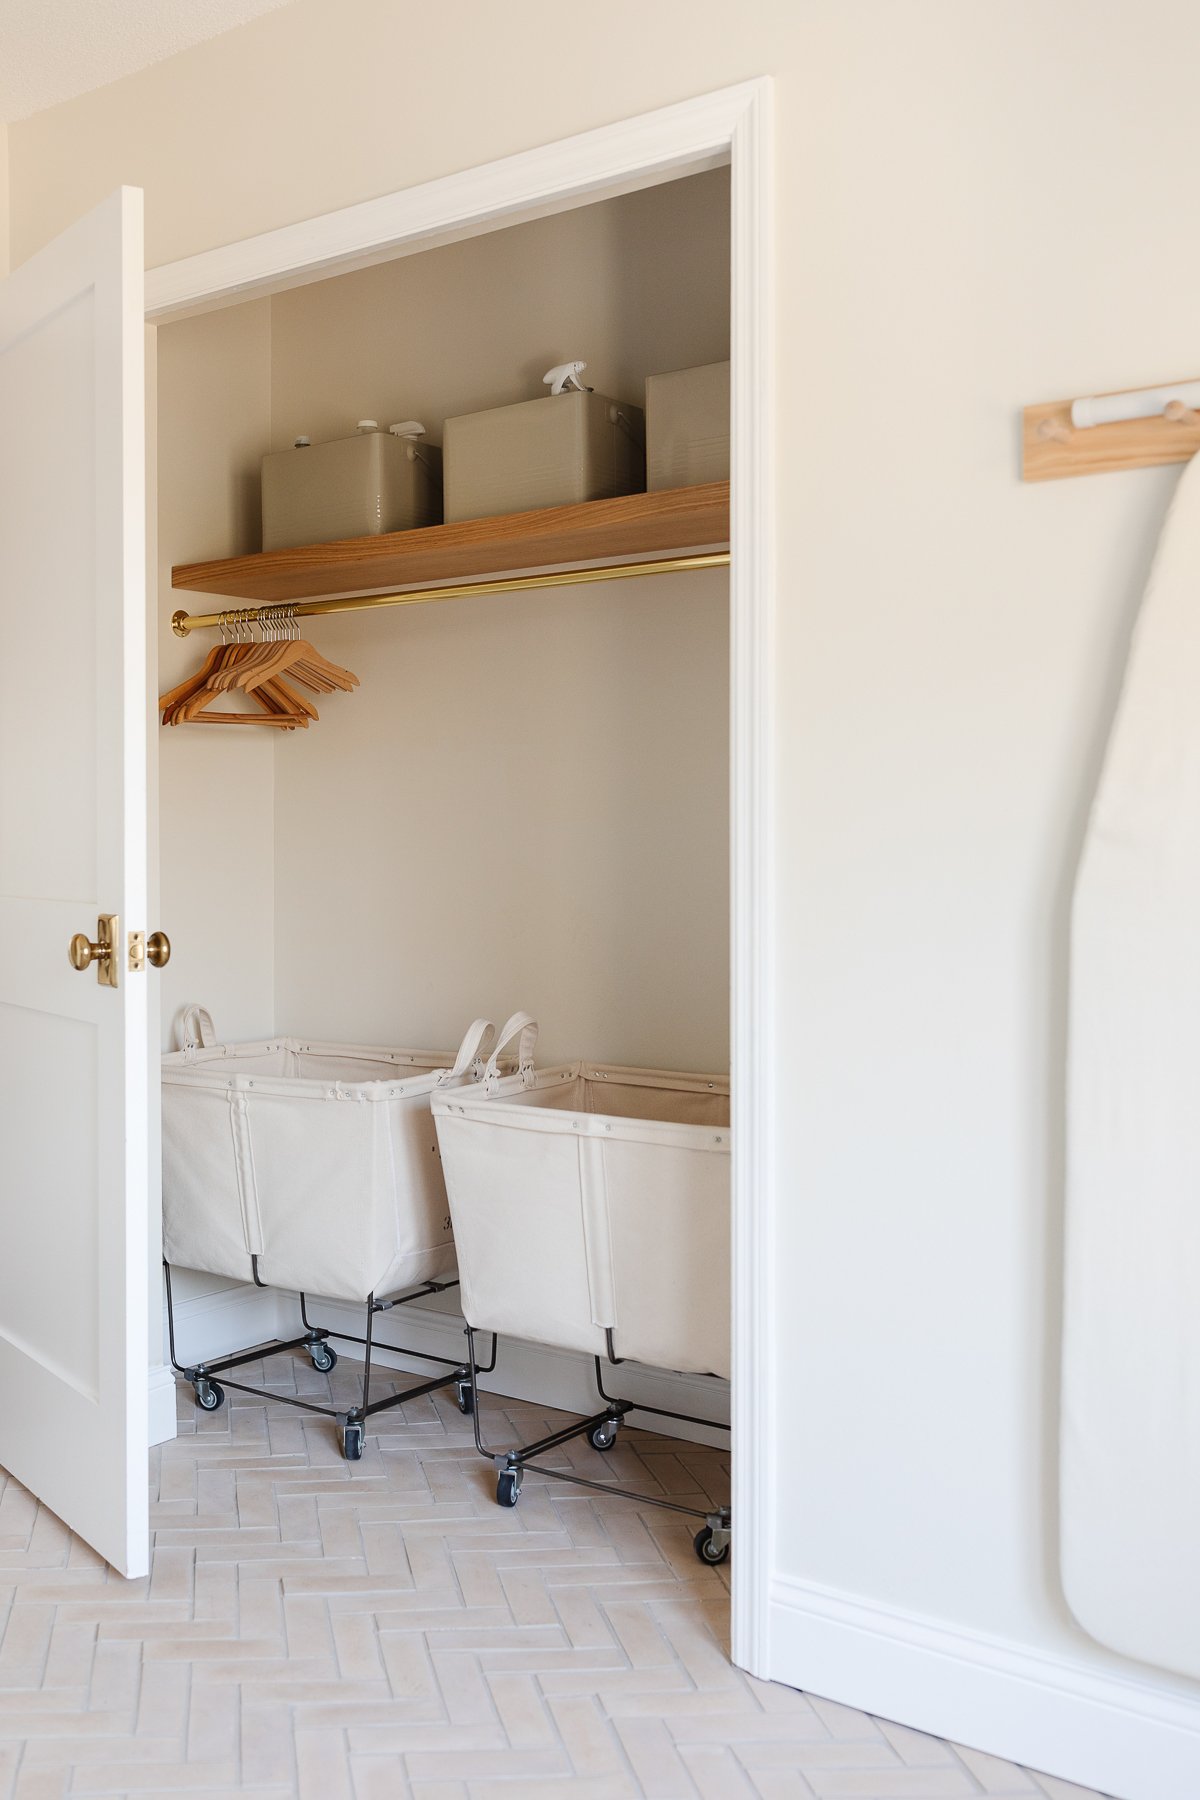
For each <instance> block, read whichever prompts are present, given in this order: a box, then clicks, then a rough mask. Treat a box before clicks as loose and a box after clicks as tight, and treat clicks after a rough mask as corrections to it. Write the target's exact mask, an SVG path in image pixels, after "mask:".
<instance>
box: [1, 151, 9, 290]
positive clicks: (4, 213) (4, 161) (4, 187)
mask: <svg viewBox="0 0 1200 1800" xmlns="http://www.w3.org/2000/svg"><path fill="white" fill-rule="evenodd" d="M8 200H9V180H8V126H7V125H0V275H7V274H8V236H9V230H8V210H9V207H8Z"/></svg>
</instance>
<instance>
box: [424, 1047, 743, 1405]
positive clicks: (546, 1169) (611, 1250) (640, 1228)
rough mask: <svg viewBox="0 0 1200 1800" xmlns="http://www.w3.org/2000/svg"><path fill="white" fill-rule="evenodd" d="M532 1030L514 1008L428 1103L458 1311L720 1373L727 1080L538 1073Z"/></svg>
mask: <svg viewBox="0 0 1200 1800" xmlns="http://www.w3.org/2000/svg"><path fill="white" fill-rule="evenodd" d="M514 1037H517V1038H519V1043H520V1047H519V1053H518V1068H517V1071H516V1072H515V1073H514V1074H511V1075H505V1074H504V1073H503V1070H502V1068H501V1067H500V1065H499V1064H498V1062H497V1056H498V1055H499V1053H500V1051H501V1050H503V1049H504V1047H505V1046H506V1045H507V1044H508V1043H510V1042H511V1041H512V1039H513V1038H514ZM536 1039H537V1025H536V1023H535V1021H534V1020H532V1019H531V1018H530V1017H529V1016H528V1015H527V1014H518V1015H517V1016H516V1017H515V1018H514V1019H512V1020H510V1021H509V1023H508V1024H507V1025H506V1026H505V1027H504V1029H503V1032H502V1033H501V1041H500V1043H499V1044H498V1045H497V1049H496V1052H495V1053H494V1054H493V1056H492V1058H491V1060H490V1061H489V1063H488V1064H487V1067H486V1069H485V1071H484V1076H483V1080H482V1081H481V1082H479V1083H478V1084H476V1085H474V1086H470V1087H459V1088H457V1089H456V1090H454V1091H453V1092H445V1091H439V1092H436V1093H435V1094H434V1096H433V1101H432V1110H433V1116H434V1121H435V1123H436V1126H437V1133H438V1142H439V1144H440V1146H441V1153H442V1166H443V1169H444V1171H445V1177H446V1188H447V1192H448V1194H449V1198H450V1211H451V1215H452V1217H453V1220H454V1233H455V1240H456V1244H457V1249H458V1268H459V1279H460V1282H461V1290H460V1292H461V1298H462V1306H463V1313H464V1315H465V1317H466V1318H467V1320H468V1321H469V1323H470V1324H471V1325H472V1326H474V1327H476V1328H477V1329H479V1330H484V1331H495V1332H499V1333H501V1334H502V1335H506V1336H507V1335H511V1336H513V1337H520V1338H527V1339H532V1340H534V1341H535V1342H538V1343H543V1344H549V1345H553V1346H555V1347H558V1348H563V1349H568V1350H582V1351H586V1352H587V1353H588V1354H591V1355H598V1356H603V1355H604V1354H605V1352H606V1350H607V1348H608V1340H607V1336H606V1331H607V1330H609V1329H611V1331H612V1334H613V1349H614V1351H615V1354H616V1355H617V1356H618V1357H621V1358H629V1359H630V1360H632V1361H636V1362H643V1363H650V1364H653V1365H654V1366H656V1367H659V1368H667V1369H680V1370H687V1371H691V1372H694V1373H701V1374H716V1375H723V1376H728V1374H729V1366H730V1347H729V1289H730V1269H729V1170H730V1131H729V1078H728V1076H723V1075H686V1074H679V1073H676V1072H674V1071H667V1070H661V1069H626V1068H617V1067H614V1066H612V1065H609V1064H602V1063H588V1062H574V1063H569V1064H564V1065H561V1066H559V1067H557V1068H550V1069H535V1067H534V1062H533V1051H534V1045H535V1043H536Z"/></svg>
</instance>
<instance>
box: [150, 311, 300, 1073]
mask: <svg viewBox="0 0 1200 1800" xmlns="http://www.w3.org/2000/svg"><path fill="white" fill-rule="evenodd" d="M270 332H271V303H270V301H267V300H258V301H254V302H253V303H252V304H250V305H248V306H240V307H232V308H230V309H229V310H228V311H225V312H215V313H209V314H208V315H207V316H206V317H204V318H199V319H189V320H187V321H186V322H184V323H182V324H178V325H172V326H170V327H169V328H167V329H164V330H162V331H160V332H159V333H158V358H157V360H158V596H159V608H158V612H159V677H160V692H165V691H166V690H167V689H168V688H171V687H173V686H175V684H176V683H177V682H179V681H181V680H183V678H184V676H185V675H187V674H189V673H190V672H191V671H192V670H193V669H194V668H195V667H196V666H197V662H198V660H199V659H200V658H201V657H202V656H203V655H204V654H205V653H206V652H207V650H208V648H209V644H208V642H207V641H206V642H205V643H204V644H203V645H201V646H200V647H199V654H198V650H197V644H196V642H195V641H194V640H192V641H188V640H186V639H181V638H177V637H176V636H175V635H174V633H173V632H172V631H171V628H170V619H171V614H172V613H173V612H174V611H175V610H176V608H177V606H179V605H180V604H181V602H180V599H179V596H178V595H176V594H174V593H173V592H172V589H171V564H172V563H176V562H190V561H194V560H196V559H198V558H201V557H204V556H210V555H211V556H215V555H233V554H237V552H238V551H239V550H250V549H257V548H258V547H259V542H260V538H259V517H258V497H257V485H256V479H255V477H256V471H257V466H258V462H259V459H260V458H261V457H262V454H263V452H264V450H265V449H267V448H268V447H269V445H270V432H271V337H270ZM185 604H186V605H187V606H188V608H189V610H191V611H197V610H199V611H206V610H208V607H207V606H206V604H205V603H204V602H202V601H192V600H188V601H187V602H186V603H185ZM221 604H222V602H221V601H220V600H219V599H214V600H213V601H212V606H213V607H214V608H215V607H219V606H220V605H221ZM272 736H273V734H272V733H270V732H266V731H261V730H260V731H255V730H253V729H252V728H250V727H247V728H246V729H245V730H244V731H243V730H239V731H237V732H235V731H233V730H220V729H215V728H214V729H201V728H200V727H198V726H191V727H187V728H184V727H182V726H180V727H179V728H178V729H173V730H170V731H163V732H160V733H159V739H158V747H159V793H160V868H161V901H160V911H161V916H162V918H163V920H164V921H168V922H169V923H168V929H169V933H170V936H171V940H172V945H173V953H172V957H171V961H170V963H169V964H168V965H167V967H166V969H164V971H163V973H162V977H161V980H162V998H163V1012H164V1024H165V1026H166V1028H167V1030H168V1032H169V1033H170V1034H171V1040H172V1041H171V1048H174V1042H173V1033H174V1026H175V1020H176V1018H177V1016H178V1013H179V1010H180V1008H181V1007H182V1006H184V1005H185V1004H187V1003H188V1002H190V1001H193V1000H195V1001H200V1002H201V1003H202V1004H204V1005H205V1006H207V1007H208V1008H209V1010H210V1011H211V1013H212V1015H213V1018H214V1020H215V1021H216V1024H217V1027H218V1029H219V1030H220V1032H221V1034H222V1036H224V1037H226V1038H228V1039H229V1040H230V1041H233V1040H236V1039H237V1038H247V1037H256V1036H258V1035H259V1034H260V1033H261V1034H267V1033H269V1032H270V1031H271V1030H272V1029H273V1025H274V1007H275V921H274V902H275V886H274V837H275V815H274V790H275V761H274V752H275V745H274V743H273V742H272V741H271V740H272Z"/></svg>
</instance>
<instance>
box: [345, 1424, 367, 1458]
mask: <svg viewBox="0 0 1200 1800" xmlns="http://www.w3.org/2000/svg"><path fill="white" fill-rule="evenodd" d="M362 1453H363V1428H362V1426H361V1425H358V1424H353V1423H352V1424H350V1425H343V1426H342V1455H343V1456H344V1457H345V1459H346V1461H347V1462H358V1461H359V1460H360V1459H361V1457H362Z"/></svg>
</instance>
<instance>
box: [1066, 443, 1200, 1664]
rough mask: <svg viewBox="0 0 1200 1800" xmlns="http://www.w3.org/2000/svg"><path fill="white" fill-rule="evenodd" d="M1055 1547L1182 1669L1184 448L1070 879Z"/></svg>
mask: <svg viewBox="0 0 1200 1800" xmlns="http://www.w3.org/2000/svg"><path fill="white" fill-rule="evenodd" d="M1067 1087H1068V1099H1067V1104H1068V1121H1067V1197H1066V1215H1067V1216H1066V1293H1065V1301H1066V1314H1065V1323H1064V1339H1063V1386H1062V1400H1063V1406H1062V1459H1061V1501H1062V1510H1061V1544H1062V1571H1063V1585H1064V1589H1065V1592H1066V1597H1067V1602H1068V1604H1069V1606H1070V1608H1071V1611H1072V1612H1073V1613H1074V1615H1075V1617H1076V1619H1077V1620H1078V1621H1079V1623H1080V1624H1081V1625H1082V1626H1083V1627H1084V1629H1085V1630H1086V1631H1088V1632H1089V1633H1090V1634H1091V1635H1092V1636H1093V1637H1094V1638H1097V1639H1098V1640H1099V1641H1100V1642H1101V1643H1103V1644H1106V1645H1108V1646H1110V1647H1111V1648H1112V1649H1114V1650H1118V1651H1120V1652H1122V1653H1123V1654H1125V1655H1127V1656H1131V1657H1135V1658H1137V1660H1139V1661H1141V1662H1146V1663H1153V1664H1156V1665H1158V1666H1160V1667H1162V1668H1165V1669H1171V1670H1175V1671H1177V1672H1179V1673H1181V1674H1185V1675H1190V1676H1197V1677H1200V458H1197V459H1196V461H1194V462H1192V463H1191V464H1190V465H1189V466H1188V467H1187V469H1186V470H1185V471H1184V473H1183V476H1182V478H1181V480H1180V483H1179V488H1178V491H1177V493H1176V495H1175V499H1174V502H1173V504H1172V507H1171V510H1170V514H1169V516H1168V518H1167V522H1166V525H1165V526H1164V528H1163V534H1162V540H1161V543H1160V545H1159V549H1158V553H1157V556H1156V558H1155V562H1154V567H1153V570H1152V572H1151V576H1150V581H1149V584H1148V587H1147V590H1146V595H1145V599H1144V601H1143V603H1142V610H1141V614H1140V617H1139V619H1138V624H1137V629H1136V631H1135V634H1134V639H1133V645H1132V649H1131V651H1130V656H1129V665H1128V669H1127V671H1126V675H1125V683H1124V688H1123V691H1122V694H1121V699H1120V705H1119V707H1118V710H1117V716H1116V721H1115V723H1114V726H1113V730H1112V735H1111V738H1110V741H1109V745H1108V750H1107V754H1106V757H1105V763H1104V769H1103V773H1102V775H1101V778H1100V785H1099V790H1098V792H1097V795H1096V799H1095V802H1094V805H1093V808H1092V814H1091V819H1090V822H1089V825H1088V831H1087V838H1086V841H1085V844H1084V850H1083V856H1082V859H1081V862H1080V867H1079V873H1078V877H1077V881H1076V887H1075V898H1074V909H1073V921H1072V944H1071V991H1070V1026H1069V1049H1068V1084H1067Z"/></svg>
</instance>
